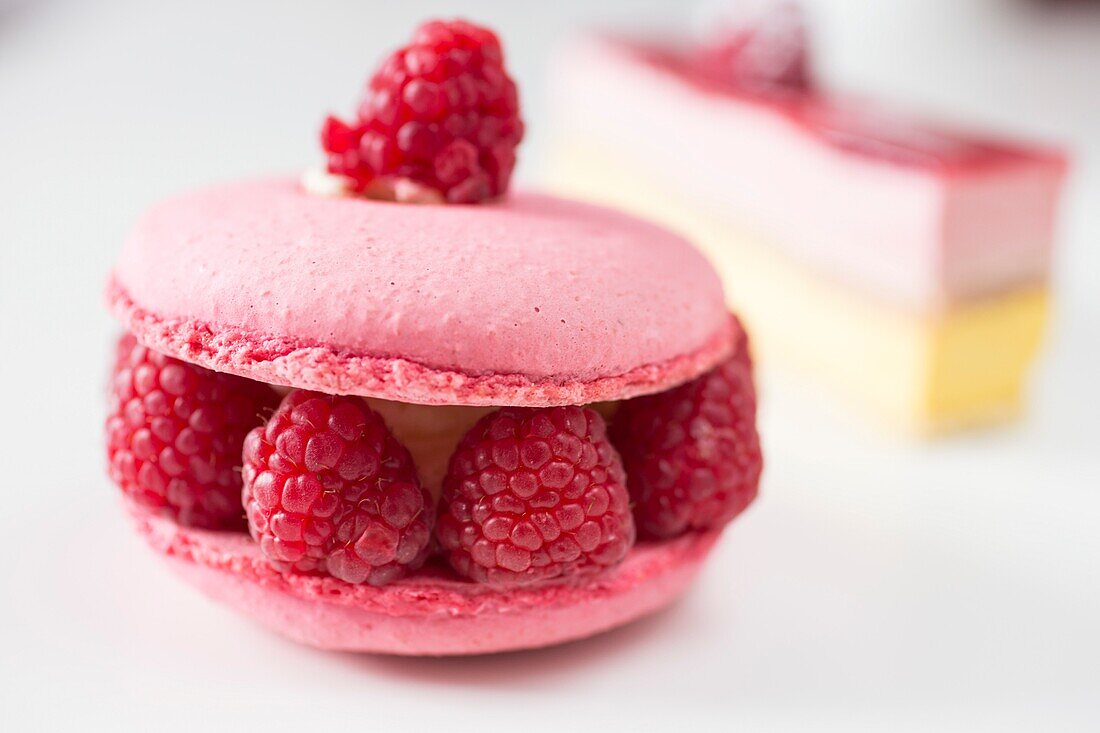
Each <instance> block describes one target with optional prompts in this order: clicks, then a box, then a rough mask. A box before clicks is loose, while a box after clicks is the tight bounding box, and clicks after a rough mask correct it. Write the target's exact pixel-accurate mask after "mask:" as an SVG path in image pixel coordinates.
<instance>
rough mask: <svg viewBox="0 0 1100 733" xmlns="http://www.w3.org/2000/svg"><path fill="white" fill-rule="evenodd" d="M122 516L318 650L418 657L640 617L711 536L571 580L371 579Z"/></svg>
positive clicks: (530, 641) (180, 563)
mask: <svg viewBox="0 0 1100 733" xmlns="http://www.w3.org/2000/svg"><path fill="white" fill-rule="evenodd" d="M133 515H134V518H135V524H136V527H137V529H138V531H139V533H140V534H141V535H143V536H144V537H145V539H146V540H147V541H148V543H149V544H150V546H151V547H152V548H153V549H154V550H156V551H157V552H159V553H160V554H161V555H162V556H163V557H165V558H166V559H167V561H168V562H169V563H170V564H171V566H172V567H173V569H174V570H176V571H177V573H178V574H179V575H180V576H181V577H183V578H184V579H185V580H186V581H188V582H189V583H191V584H192V585H194V586H196V587H197V588H199V589H200V590H201V591H203V592H204V593H205V594H206V595H208V596H209V597H211V598H212V599H214V600H216V601H219V602H221V603H224V604H226V605H228V606H229V607H231V608H233V609H235V610H236V611H238V612H240V613H242V614H244V615H246V616H248V617H250V618H253V619H255V620H257V621H259V622H261V623H262V624H263V625H265V626H267V627H268V628H270V629H272V630H273V631H276V632H278V633H280V634H282V635H284V636H286V637H289V638H290V639H293V640H295V641H297V642H301V643H304V644H308V645H310V646H314V647H318V648H322V649H332V650H341V651H355V652H376V653H385V654H400V655H417V656H420V655H461V654H484V653H490V652H502V651H510V650H517V649H533V648H538V647H544V646H550V645H552V644H558V643H561V642H565V641H571V640H575V639H582V638H585V637H588V636H591V635H593V634H596V633H599V632H601V631H606V630H608V629H610V628H613V627H616V626H619V625H622V624H625V623H627V622H629V621H632V620H635V619H637V618H640V617H642V616H644V615H646V614H649V613H652V612H654V611H657V610H659V609H661V608H663V607H665V606H667V605H669V604H670V603H672V602H673V601H674V600H675V599H676V598H678V597H679V596H680V595H682V594H683V593H684V592H685V591H686V589H687V588H688V586H689V585H690V584H691V582H692V580H693V579H694V578H695V576H696V574H697V572H698V570H699V568H700V566H701V565H702V562H703V560H704V559H705V557H706V556H707V554H708V553H709V552H710V550H711V548H712V547H713V546H714V543H715V541H716V540H717V539H718V536H719V534H720V533H719V532H718V531H711V532H705V533H691V534H688V535H685V536H682V537H679V538H677V539H674V540H667V541H662V542H643V543H639V544H638V545H636V546H635V547H634V548H633V549H632V550H631V551H630V554H629V555H628V556H627V557H626V559H625V560H624V561H623V562H622V563H621V564H620V565H618V566H616V567H614V568H611V569H609V570H606V571H604V572H602V573H601V574H599V575H597V576H592V577H589V578H586V579H584V580H581V581H576V582H571V583H558V584H550V585H542V586H538V587H536V588H531V589H517V590H511V591H497V590H493V589H491V588H488V587H486V586H482V585H478V584H475V583H470V582H467V581H463V580H459V579H456V578H455V577H454V576H453V575H452V574H450V573H448V572H447V571H444V570H442V569H436V568H432V567H429V568H425V569H422V570H421V571H418V572H417V573H416V575H414V576H413V577H410V578H406V579H404V580H400V581H397V582H395V583H392V584H390V585H387V586H383V587H380V588H375V587H372V586H368V585H350V584H348V583H345V582H343V581H340V580H336V579H335V578H330V577H314V576H304V575H291V574H287V575H284V574H281V573H279V572H277V571H276V570H274V569H273V568H271V566H270V565H268V564H267V563H266V561H265V560H264V559H263V557H262V555H261V554H260V551H259V549H258V548H257V546H256V544H255V543H253V542H252V541H250V539H249V538H248V537H247V536H246V535H243V534H231V533H220V532H209V531H204V530H195V529H189V528H186V527H181V526H179V525H178V524H176V523H174V522H172V521H171V520H169V519H165V518H161V517H158V516H155V515H153V514H150V513H148V512H146V511H144V510H138V509H135V510H134V512H133Z"/></svg>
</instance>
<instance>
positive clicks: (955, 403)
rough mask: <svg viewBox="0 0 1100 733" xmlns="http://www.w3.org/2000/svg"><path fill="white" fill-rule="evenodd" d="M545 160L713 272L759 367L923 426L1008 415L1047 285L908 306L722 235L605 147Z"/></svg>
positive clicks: (565, 179)
mask: <svg viewBox="0 0 1100 733" xmlns="http://www.w3.org/2000/svg"><path fill="white" fill-rule="evenodd" d="M547 168H548V170H547V174H548V183H549V184H550V186H551V187H553V188H556V189H557V190H559V191H561V192H563V193H566V194H569V195H573V196H577V197H580V198H587V199H590V200H594V201H599V202H602V203H606V204H609V205H612V206H617V207H619V208H622V209H625V210H627V211H632V212H634V213H636V214H639V215H641V216H644V217H647V218H649V219H652V220H654V221H658V222H661V223H663V224H665V225H667V226H669V227H670V228H673V229H676V230H678V231H680V232H682V233H683V234H685V235H686V236H687V237H688V238H690V239H691V240H692V241H693V242H694V243H695V244H696V245H697V246H698V247H699V248H700V249H702V250H703V252H705V253H706V254H707V256H708V257H710V258H711V261H712V262H713V263H714V265H715V267H716V268H717V269H718V271H719V273H720V274H721V275H722V278H723V280H724V282H725V285H726V292H727V293H728V296H729V302H730V306H731V307H732V308H733V309H734V310H735V311H736V312H737V313H738V314H740V315H741V316H742V318H743V319H744V321H745V325H746V327H747V328H748V330H749V332H750V335H751V337H752V340H753V348H754V352H755V354H756V356H757V360H758V361H759V362H761V363H763V364H764V365H765V366H768V365H771V364H775V365H778V366H785V365H791V366H795V367H797V368H799V369H800V371H802V372H803V373H804V374H805V375H808V376H810V377H811V378H813V379H814V380H816V381H818V382H820V383H822V385H824V386H825V387H826V388H828V389H830V390H832V391H836V392H840V393H841V394H842V396H844V397H845V398H846V399H847V400H848V401H854V402H858V403H861V404H863V405H864V406H865V407H866V408H869V409H871V410H873V411H874V412H875V413H877V414H879V415H881V416H884V417H886V418H887V419H888V420H890V421H891V422H893V423H895V424H899V425H900V426H902V427H903V428H905V429H908V430H914V431H918V432H922V433H928V432H937V431H940V430H943V429H945V428H953V427H965V426H971V425H975V424H981V423H985V422H989V421H991V420H995V419H1000V418H1003V417H1006V416H1010V415H1013V414H1015V413H1016V412H1017V411H1018V409H1019V406H1020V398H1021V392H1022V389H1023V387H1024V384H1025V377H1026V374H1027V371H1028V366H1029V364H1030V363H1031V361H1032V359H1033V358H1034V356H1035V354H1036V351H1037V350H1038V346H1039V342H1040V338H1041V335H1042V331H1043V326H1044V324H1045V322H1046V318H1047V311H1048V293H1047V288H1046V287H1044V286H1041V285H1037V286H1029V287H1026V288H1019V289H1015V290H1012V291H1009V292H1007V293H1005V294H1002V295H999V296H996V297H992V298H986V299H983V300H980V301H976V302H971V303H967V304H965V305H957V306H955V307H952V308H950V309H947V310H944V311H940V312H935V313H928V314H917V313H912V312H909V311H906V310H904V309H903V308H900V307H895V306H892V305H889V304H887V303H884V302H882V301H881V300H879V299H876V298H874V297H871V296H868V295H866V294H863V293H861V292H859V291H857V290H855V289H853V288H849V287H846V286H843V285H840V284H837V283H835V282H833V281H831V280H829V279H828V278H827V277H824V276H822V275H820V274H818V273H816V272H814V271H812V270H811V269H809V268H806V267H804V266H802V265H800V264H797V263H795V262H793V261H791V260H790V259H789V258H787V257H785V256H784V255H782V254H781V253H779V252H778V251H776V250H775V249H774V248H771V247H768V246H767V245H766V244H764V243H763V242H762V241H761V239H760V238H759V237H753V236H750V235H746V234H745V233H741V232H735V231H733V230H732V229H731V228H730V227H729V226H728V225H726V224H725V223H724V222H720V221H717V220H716V218H715V217H713V216H710V215H708V214H707V213H705V212H703V211H700V210H697V207H694V206H692V205H691V204H690V202H687V201H683V200H678V198H677V196H676V194H675V192H674V191H670V190H664V187H662V186H660V185H658V184H657V183H656V182H655V181H654V178H653V176H647V175H641V174H634V173H631V172H630V171H629V170H628V166H624V165H622V164H619V163H617V162H615V161H613V160H611V159H609V156H607V155H602V156H601V155H598V154H597V155H592V154H590V153H589V152H584V151H583V148H582V147H578V146H563V147H561V148H559V149H558V150H557V154H556V155H554V156H553V157H552V158H551V159H550V160H549V161H548V166H547ZM792 213H794V214H796V213H797V212H792Z"/></svg>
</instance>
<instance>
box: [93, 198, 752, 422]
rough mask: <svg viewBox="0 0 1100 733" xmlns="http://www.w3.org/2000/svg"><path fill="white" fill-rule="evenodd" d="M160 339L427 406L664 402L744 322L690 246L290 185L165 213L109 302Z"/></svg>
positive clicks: (144, 229) (598, 218)
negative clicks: (328, 194) (656, 394)
mask: <svg viewBox="0 0 1100 733" xmlns="http://www.w3.org/2000/svg"><path fill="white" fill-rule="evenodd" d="M108 298H109V300H110V302H111V305H112V308H113V310H114V312H115V314H116V315H117V316H118V317H119V318H120V320H121V321H122V322H123V323H124V325H126V326H127V327H128V328H129V329H130V330H132V331H133V332H134V334H135V335H136V336H137V337H138V338H139V339H140V340H141V341H143V342H144V343H146V344H148V345H149V346H151V347H153V348H156V349H158V350H161V351H164V352H167V353H170V354H173V355H176V356H178V357H180V358H182V359H185V360H188V361H192V362H195V363H198V364H202V365H203V366H207V367H210V368H213V369H217V370H220V371H227V372H232V373H236V374H240V375H242V376H247V377H251V378H253V379H257V380H260V381H265V382H270V383H274V384H283V385H288V386H294V387H303V388H312V389H319V390H323V391H327V392H339V393H349V394H362V395H367V396H373V397H382V398H387V399H394V400H402V401H407V402H419V403H424V404H503V403H513V404H529V405H549V404H568V403H574V404H576V403H582V402H590V401H595V400H604V399H617V398H624V397H628V396H631V395H634V394H639V393H643V392H652V391H658V390H661V389H665V388H667V387H669V386H672V385H674V384H677V383H679V382H683V381H685V380H687V379H690V378H692V377H694V376H696V375H698V374H700V373H702V372H703V371H706V370H707V369H709V368H711V367H712V366H713V365H714V364H715V363H717V362H718V361H720V360H721V359H722V358H724V357H725V356H726V355H728V354H729V352H730V350H731V348H732V345H733V343H734V342H735V339H736V338H737V337H738V336H739V332H740V327H739V326H738V325H737V324H736V321H734V320H733V319H731V318H730V316H729V314H728V312H727V311H726V309H725V304H724V302H725V299H724V296H723V293H722V288H721V284H720V283H719V280H718V277H717V276H716V275H715V273H714V271H713V270H712V269H711V267H710V266H709V265H708V264H707V262H706V261H705V260H704V258H703V257H702V256H701V255H700V254H698V253H697V252H696V250H695V249H694V248H693V247H692V246H691V245H690V244H689V243H688V242H686V241H685V240H684V239H682V238H680V237H678V236H676V235H674V234H671V233H669V232H668V231H666V230H664V229H661V228H659V227H656V226H653V225H651V224H648V223H645V222H642V221H639V220H637V219H634V218H631V217H627V216H625V215H623V214H620V213H617V212H614V211H611V210H609V209H604V208H599V207H594V206H589V205H585V204H580V203H575V202H571V201H566V200H562V199H556V198H552V197H549V196H543V195H538V194H524V193H521V194H515V195H512V196H510V197H509V198H508V199H507V200H505V201H504V202H502V203H497V204H490V205H481V206H412V205H405V204H393V203H386V202H377V201H368V200H364V199H360V198H323V197H319V196H314V195H310V194H307V193H305V192H304V191H302V190H301V188H300V187H299V186H298V184H297V183H296V182H294V181H290V180H282V179H277V180H261V181H253V182H246V183H237V184H231V185H225V186H220V187H216V188H211V189H207V190H203V191H199V192H197V193H192V194H188V195H185V196H182V197H179V198H176V199H173V200H170V201H167V202H165V203H162V204H160V205H159V206H156V207H154V208H153V209H152V210H151V211H150V212H149V213H148V214H147V215H146V216H145V217H144V218H143V219H142V221H141V222H140V223H139V224H138V226H137V228H136V229H135V231H134V232H133V234H132V235H131V236H130V238H129V239H128V241H127V242H126V245H125V247H124V248H123V252H122V254H121V256H120V258H119V260H118V263H117V264H116V267H115V271H114V276H113V278H112V281H111V283H110V285H109V288H108Z"/></svg>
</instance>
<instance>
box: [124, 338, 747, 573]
mask: <svg viewBox="0 0 1100 733" xmlns="http://www.w3.org/2000/svg"><path fill="white" fill-rule="evenodd" d="M755 423H756V394H755V390H754V388H753V384H752V376H751V365H750V361H749V356H748V353H747V350H746V346H745V343H744V339H742V341H741V343H740V344H739V347H738V349H737V351H736V352H735V353H734V355H733V356H732V357H730V358H729V359H728V360H727V361H726V362H724V363H722V364H720V365H718V366H717V367H715V368H714V369H712V370H711V371H710V372H708V373H706V374H703V375H702V376H700V377H697V378H696V379H694V380H692V381H691V382H688V383H687V384H683V385H681V386H679V387H676V388H673V389H670V390H667V391H665V392H661V393H658V394H654V395H648V396H644V397H638V398H634V399H630V400H624V401H621V402H618V403H603V404H597V405H587V406H562V407H548V408H525V407H501V408H494V407H461V406H424V405H411V404H404V403H398V402H390V401H386V400H379V399H373V398H361V397H354V396H336V395H327V394H321V393H317V392H309V391H306V390H289V391H287V390H286V389H285V388H275V387H271V386H269V385H266V384H263V383H260V382H254V381H251V380H248V379H244V378H241V377H235V376H230V375H225V374H221V373H217V372H213V371H210V370H207V369H203V368H201V367H198V366H195V365H192V364H188V363H185V362H182V361H179V360H177V359H174V358H172V357H168V356H164V355H161V354H158V353H156V352H153V351H150V350H149V349H147V348H146V347H144V346H141V345H139V344H137V342H136V341H135V340H134V338H133V337H132V336H129V335H126V336H123V337H122V338H121V339H120V341H119V345H118V358H117V361H116V365H115V369H114V375H113V379H112V384H111V399H110V408H109V414H108V418H107V455H108V464H109V470H110V474H111V477H112V478H113V479H114V481H115V482H116V483H117V484H118V485H119V487H120V488H121V490H122V492H123V494H124V495H125V496H126V497H127V498H128V499H130V500H132V501H133V502H135V503H137V504H138V505H140V506H142V507H144V508H146V509H147V510H150V511H154V512H157V513H159V514H162V515H165V516H168V517H170V518H172V519H174V520H175V521H177V522H179V523H180V524H183V525H188V526H195V527H200V528H205V529H217V530H227V531H233V530H237V531H243V530H244V529H245V528H247V530H248V531H249V533H250V534H251V536H252V538H253V539H254V540H255V541H256V543H257V544H258V546H259V549H260V551H261V553H262V554H263V555H264V557H266V558H267V560H268V562H270V564H271V566H272V567H273V568H275V569H276V570H278V571H279V572H283V573H307V574H321V575H330V576H332V577H335V578H338V579H340V580H343V581H346V582H348V583H369V584H372V585H382V584H385V583H388V582H391V581H393V580H396V579H398V578H401V577H405V576H408V575H410V574H414V573H415V572H416V571H417V569H418V568H420V567H421V566H423V565H424V564H425V563H426V562H431V563H434V564H438V565H447V566H449V567H450V568H451V570H452V571H453V572H454V573H456V574H457V575H458V576H461V577H463V578H467V579H469V580H470V581H472V582H478V583H484V584H487V585H489V586H491V587H494V588H501V589H506V588H513V587H520V586H531V585H535V584H539V583H544V582H550V581H556V580H562V579H569V578H578V577H587V576H590V575H592V574H596V573H599V572H600V571H601V570H602V569H605V568H609V567H612V566H614V565H615V564H617V563H618V562H620V561H621V560H622V559H623V558H624V557H625V556H626V554H627V553H628V552H629V551H630V548H631V547H632V546H633V545H634V543H635V541H636V538H639V537H640V538H642V539H645V540H663V539H668V538H672V537H676V536H679V535H682V534H684V533H687V532H695V531H706V530H712V529H716V528H720V527H722V526H723V525H725V524H726V523H728V522H729V521H730V520H732V519H733V518H734V517H735V516H737V515H738V514H739V513H740V512H741V511H743V510H744V509H745V508H746V507H747V506H748V505H749V504H750V503H751V502H752V500H753V499H754V498H755V496H756V492H757V485H758V483H759V478H760V470H761V464H762V461H761V452H760V443H759V438H758V436H757V433H756V427H755Z"/></svg>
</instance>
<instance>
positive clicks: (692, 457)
mask: <svg viewBox="0 0 1100 733" xmlns="http://www.w3.org/2000/svg"><path fill="white" fill-rule="evenodd" d="M611 437H612V440H613V442H614V443H615V445H616V447H617V448H618V449H619V452H620V453H621V454H622V459H623V465H624V466H625V468H626V472H627V476H628V477H629V487H630V497H631V500H632V501H633V502H634V518H635V521H636V522H637V524H638V531H639V533H640V534H641V535H643V536H646V537H655V538H667V537H675V536H676V535H679V534H682V533H684V532H686V531H688V530H692V529H710V528H716V527H721V526H722V525H724V524H726V523H727V522H729V521H730V520H731V519H733V518H734V517H735V516H737V515H738V514H740V513H741V511H742V510H744V509H745V507H747V506H748V505H749V504H750V503H751V502H752V500H753V499H754V498H755V497H756V492H757V485H758V484H759V481H760V472H761V468H762V465H763V462H762V458H761V453H760V439H759V437H758V436H757V433H756V391H755V389H754V387H753V382H752V365H751V362H750V360H749V355H748V351H747V348H746V344H745V340H744V338H742V340H741V343H740V344H739V346H738V349H737V351H736V353H735V354H734V355H733V356H732V357H731V358H730V359H728V360H727V361H726V362H725V363H723V364H721V365H720V366H718V367H717V368H716V369H714V370H713V371H711V372H709V373H707V374H704V375H703V376H701V377H699V378H697V379H695V380H693V381H691V382H688V383H687V384H684V385H681V386H679V387H677V388H675V389H672V390H669V391H667V392H661V393H660V394H655V395H648V396H645V397H638V398H636V399H632V400H627V401H626V402H624V403H623V404H622V406H621V407H620V408H619V411H618V412H617V413H616V415H615V419H614V423H613V425H612V429H611Z"/></svg>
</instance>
